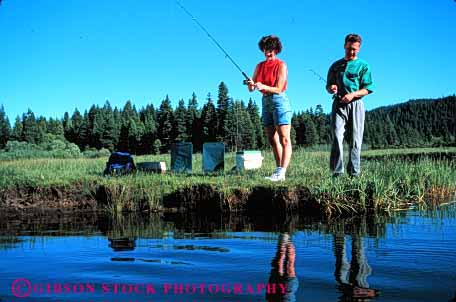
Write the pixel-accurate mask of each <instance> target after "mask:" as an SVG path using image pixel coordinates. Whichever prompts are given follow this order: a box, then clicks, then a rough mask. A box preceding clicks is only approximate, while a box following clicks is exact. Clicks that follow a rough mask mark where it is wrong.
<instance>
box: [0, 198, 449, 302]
mask: <svg viewBox="0 0 456 302" xmlns="http://www.w3.org/2000/svg"><path fill="white" fill-rule="evenodd" d="M6 217H7V218H6ZM0 235H1V236H0V268H1V271H0V301H2V302H9V301H24V302H25V301H81V302H82V301H107V302H108V301H109V302H114V301H170V302H171V301H176V302H180V301H214V302H218V301H226V302H228V301H233V302H234V301H244V302H247V301H414V302H416V301H451V300H452V299H453V298H454V297H455V295H456V253H455V252H456V207H455V206H449V207H446V208H445V209H441V210H438V211H432V212H414V211H410V212H407V213H401V214H398V215H397V216H396V217H393V218H379V217H377V218H375V219H367V218H357V219H336V220H333V221H330V222H328V221H321V220H318V219H303V218H300V219H299V218H298V217H285V218H282V219H275V220H272V219H271V218H270V217H256V218H252V217H223V218H220V217H216V218H214V217H212V218H208V217H206V218H202V217H197V216H196V215H193V216H187V217H183V216H176V215H174V216H162V217H160V216H152V217H138V216H128V217H115V218H112V217H105V216H102V215H95V214H90V215H89V214H86V215H67V216H65V215H58V214H55V213H54V214H43V215H42V216H41V215H34V216H28V217H21V216H11V215H8V216H5V215H4V216H2V219H1V220H0Z"/></svg>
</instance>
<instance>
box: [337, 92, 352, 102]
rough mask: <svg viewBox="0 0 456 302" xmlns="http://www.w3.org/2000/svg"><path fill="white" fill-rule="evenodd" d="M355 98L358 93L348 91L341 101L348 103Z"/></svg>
mask: <svg viewBox="0 0 456 302" xmlns="http://www.w3.org/2000/svg"><path fill="white" fill-rule="evenodd" d="M355 98H356V94H354V93H353V92H352V93H347V94H346V95H344V96H343V97H342V98H341V99H340V102H341V103H344V104H348V103H350V102H351V101H353V100H354V99H355Z"/></svg>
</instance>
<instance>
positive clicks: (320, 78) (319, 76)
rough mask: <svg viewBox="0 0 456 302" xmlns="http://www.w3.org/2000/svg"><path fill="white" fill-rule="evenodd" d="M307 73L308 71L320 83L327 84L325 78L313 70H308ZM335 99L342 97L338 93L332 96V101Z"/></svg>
mask: <svg viewBox="0 0 456 302" xmlns="http://www.w3.org/2000/svg"><path fill="white" fill-rule="evenodd" d="M309 71H310V72H311V73H313V74H314V75H315V76H316V77H317V78H318V79H319V80H320V81H323V82H325V83H326V84H327V83H328V82H327V81H326V80H325V78H323V77H322V76H321V75H320V74H319V73H318V72H316V71H315V70H313V69H312V68H309ZM335 98H339V99H341V98H342V96H341V95H340V94H339V93H337V94H333V99H335Z"/></svg>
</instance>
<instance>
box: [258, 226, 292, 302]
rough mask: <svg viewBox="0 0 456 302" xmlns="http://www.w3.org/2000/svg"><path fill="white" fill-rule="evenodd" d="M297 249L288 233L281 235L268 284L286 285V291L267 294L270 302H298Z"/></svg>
mask: <svg viewBox="0 0 456 302" xmlns="http://www.w3.org/2000/svg"><path fill="white" fill-rule="evenodd" d="M295 260H296V249H295V246H294V244H293V242H292V241H291V237H290V235H289V234H288V233H281V234H280V235H279V240H278V243H277V251H276V254H275V257H274V258H273V259H272V262H271V273H270V275H269V280H268V284H284V285H285V287H286V291H285V292H283V291H282V290H277V291H275V292H273V293H266V300H267V301H268V302H291V301H296V292H297V290H298V287H299V281H298V278H297V276H296V272H295Z"/></svg>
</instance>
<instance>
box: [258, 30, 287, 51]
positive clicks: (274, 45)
mask: <svg viewBox="0 0 456 302" xmlns="http://www.w3.org/2000/svg"><path fill="white" fill-rule="evenodd" d="M258 46H259V47H260V50H261V51H265V50H274V51H275V52H276V54H278V53H279V52H281V51H282V43H281V42H280V39H279V37H277V36H274V35H269V36H264V37H262V38H261V39H260V42H258Z"/></svg>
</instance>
